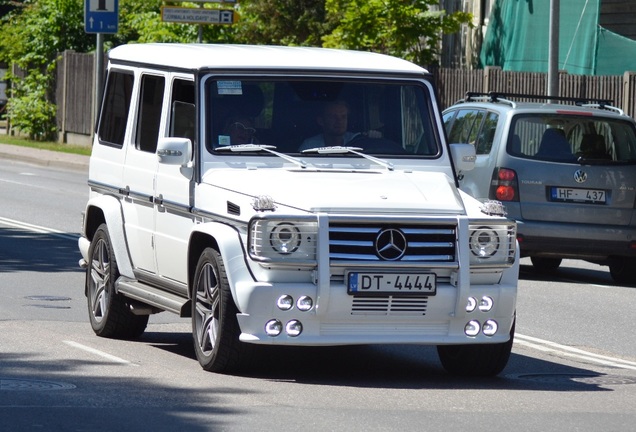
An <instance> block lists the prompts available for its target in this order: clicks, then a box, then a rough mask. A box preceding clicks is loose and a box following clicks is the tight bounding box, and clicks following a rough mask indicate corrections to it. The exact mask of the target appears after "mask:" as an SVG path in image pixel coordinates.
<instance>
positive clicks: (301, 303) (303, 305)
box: [296, 296, 314, 312]
mask: <svg viewBox="0 0 636 432" xmlns="http://www.w3.org/2000/svg"><path fill="white" fill-rule="evenodd" d="M296 307H297V308H298V310H301V311H303V312H307V311H308V310H311V308H312V307H314V301H313V300H312V299H311V297H308V296H302V297H300V298H299V299H298V301H297V302H296Z"/></svg>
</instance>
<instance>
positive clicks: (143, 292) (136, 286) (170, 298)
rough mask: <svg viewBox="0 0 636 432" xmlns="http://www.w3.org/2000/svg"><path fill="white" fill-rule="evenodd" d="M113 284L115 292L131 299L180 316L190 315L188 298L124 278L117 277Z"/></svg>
mask: <svg viewBox="0 0 636 432" xmlns="http://www.w3.org/2000/svg"><path fill="white" fill-rule="evenodd" d="M115 286H116V288H117V292H119V293H121V294H123V295H125V296H126V297H129V298H131V299H133V300H138V301H140V302H141V303H144V304H147V305H150V306H154V307H156V308H159V309H161V310H165V311H168V312H172V313H175V314H177V315H179V316H180V317H182V318H183V317H189V316H190V315H191V311H190V299H187V298H184V297H180V296H178V295H176V294H172V293H169V292H166V291H163V290H160V289H159V288H156V287H154V286H151V285H147V284H145V283H142V282H139V281H133V280H130V279H125V278H119V279H118V280H117V282H116V283H115Z"/></svg>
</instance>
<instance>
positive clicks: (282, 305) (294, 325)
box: [265, 294, 314, 337]
mask: <svg viewBox="0 0 636 432" xmlns="http://www.w3.org/2000/svg"><path fill="white" fill-rule="evenodd" d="M294 306H295V307H296V309H298V310H299V311H301V312H308V311H310V310H312V309H313V307H314V301H313V299H312V298H311V297H309V296H301V297H299V298H298V299H297V300H296V301H294V298H293V297H292V296H290V295H288V294H285V295H282V296H280V297H279V298H278V300H276V307H277V308H278V309H279V310H281V311H289V310H292V309H293V308H294ZM283 330H285V334H287V336H291V337H296V336H299V335H300V334H301V333H302V332H303V325H302V323H301V322H300V321H299V320H297V319H293V320H290V321H288V322H287V323H286V324H283V322H282V321H280V320H279V319H276V318H273V319H271V320H269V321H267V322H266V323H265V333H266V334H267V335H268V336H271V337H276V336H278V335H280V334H281V333H283Z"/></svg>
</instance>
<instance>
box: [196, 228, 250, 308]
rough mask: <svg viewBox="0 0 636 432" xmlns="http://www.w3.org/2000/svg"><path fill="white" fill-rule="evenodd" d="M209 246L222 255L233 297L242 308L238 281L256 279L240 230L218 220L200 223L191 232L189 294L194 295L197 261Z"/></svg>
mask: <svg viewBox="0 0 636 432" xmlns="http://www.w3.org/2000/svg"><path fill="white" fill-rule="evenodd" d="M207 247H212V248H214V249H216V250H217V251H218V252H219V254H220V255H221V259H222V260H223V265H224V266H225V269H226V272H227V278H228V283H229V285H230V290H231V292H232V297H233V298H234V302H235V304H236V305H237V306H238V307H239V308H240V305H239V302H238V301H237V295H236V282H237V281H239V280H244V279H245V278H249V279H254V276H253V275H252V273H251V271H250V269H249V267H248V264H247V262H246V255H245V254H246V251H245V249H244V247H243V242H242V241H241V235H240V233H239V230H238V228H236V227H234V226H231V225H227V224H222V223H218V222H210V223H205V224H199V225H196V227H195V230H194V231H193V232H192V233H191V235H190V241H189V246H188V287H189V289H188V295H189V296H190V297H191V296H192V286H193V284H194V273H195V270H196V267H197V263H198V261H199V257H200V256H201V254H202V253H203V251H204V250H205V249H206V248H207Z"/></svg>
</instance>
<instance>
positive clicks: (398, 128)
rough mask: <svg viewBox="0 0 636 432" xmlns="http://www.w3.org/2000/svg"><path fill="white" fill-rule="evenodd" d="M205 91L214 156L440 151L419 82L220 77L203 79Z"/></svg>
mask: <svg viewBox="0 0 636 432" xmlns="http://www.w3.org/2000/svg"><path fill="white" fill-rule="evenodd" d="M206 93H207V98H206V99H207V109H206V113H207V116H208V118H207V119H206V125H207V131H206V135H207V137H209V138H208V139H207V142H206V146H207V148H208V150H209V151H213V152H217V149H220V150H218V151H219V154H225V155H228V154H232V155H250V154H252V155H253V152H247V151H243V152H238V151H236V152H228V151H226V150H223V147H227V146H235V145H242V144H260V145H266V146H273V147H271V148H272V149H275V150H276V151H277V152H282V153H287V154H290V153H291V154H294V153H295V154H298V155H300V154H301V153H302V156H303V157H315V156H321V155H323V157H324V155H325V154H326V153H325V152H318V151H315V149H318V148H324V147H350V148H355V149H356V150H359V151H361V152H364V153H366V154H375V155H384V156H392V157H393V156H395V157H413V155H417V156H421V157H429V158H432V157H437V156H439V155H440V154H441V151H440V148H439V139H438V137H437V134H436V130H435V129H434V127H433V124H434V120H433V118H432V113H433V112H434V111H433V109H432V107H431V105H430V104H431V96H430V95H429V94H428V88H427V87H426V86H424V85H423V84H421V83H419V82H416V83H413V82H408V83H405V82H395V81H391V82H389V83H387V82H378V81H377V80H376V81H368V82H361V81H360V80H359V79H358V80H356V81H352V80H341V81H336V80H325V79H321V80H317V79H311V80H310V79H271V78H267V79H251V78H250V79H247V78H236V79H229V78H224V79H215V80H213V79H210V80H208V81H207V82H206ZM262 154H266V153H265V152H263V153H262ZM328 154H337V155H338V156H339V157H343V156H345V157H356V155H355V154H354V153H352V152H349V151H342V152H335V153H328Z"/></svg>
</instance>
